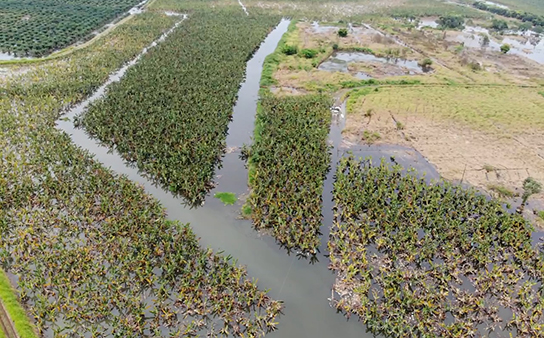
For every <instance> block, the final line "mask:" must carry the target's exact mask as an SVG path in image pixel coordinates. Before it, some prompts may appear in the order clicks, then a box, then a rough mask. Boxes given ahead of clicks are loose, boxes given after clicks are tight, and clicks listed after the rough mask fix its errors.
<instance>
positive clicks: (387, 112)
mask: <svg viewBox="0 0 544 338" xmlns="http://www.w3.org/2000/svg"><path fill="white" fill-rule="evenodd" d="M348 110H349V113H348V115H347V121H346V126H347V127H346V129H345V130H344V136H345V138H346V139H347V140H349V141H351V142H358V143H365V142H366V141H367V139H368V137H369V135H379V138H377V137H374V138H372V141H374V142H382V143H392V144H401V145H406V146H411V147H413V148H415V149H416V150H418V151H419V152H420V153H421V154H422V155H423V156H425V157H426V158H427V159H428V160H429V161H430V162H431V163H433V164H434V165H435V166H436V167H437V169H438V171H439V172H440V174H441V175H442V176H443V177H444V178H446V179H449V180H456V181H461V180H462V181H464V182H468V183H470V184H472V185H474V186H477V187H480V188H483V189H488V188H489V186H490V184H494V185H499V186H504V187H507V188H509V189H511V190H513V191H516V190H517V191H519V189H520V187H521V186H522V182H523V180H524V179H525V178H527V177H528V176H532V177H534V178H535V179H537V180H539V181H540V182H544V137H543V135H544V132H543V131H544V114H543V113H542V112H543V111H544V97H542V96H541V95H539V94H538V93H537V92H536V91H535V89H533V88H518V87H499V88H497V87H458V86H450V87H422V86H417V87H410V88H399V87H396V88H380V89H379V91H378V92H375V91H371V92H370V93H369V94H367V95H357V94H355V95H354V96H352V97H351V98H350V99H349V101H348ZM535 198H536V199H538V200H540V201H542V202H544V194H541V195H540V196H536V197H535Z"/></svg>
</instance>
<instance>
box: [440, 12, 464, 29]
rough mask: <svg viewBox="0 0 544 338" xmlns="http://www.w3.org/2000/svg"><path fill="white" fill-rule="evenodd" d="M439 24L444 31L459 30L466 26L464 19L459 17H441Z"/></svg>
mask: <svg viewBox="0 0 544 338" xmlns="http://www.w3.org/2000/svg"><path fill="white" fill-rule="evenodd" d="M437 22H438V25H440V27H442V28H444V29H448V28H449V29H459V28H462V27H463V25H464V19H463V18H462V17H460V16H457V15H445V16H441V17H440V18H439V19H438V20H437Z"/></svg>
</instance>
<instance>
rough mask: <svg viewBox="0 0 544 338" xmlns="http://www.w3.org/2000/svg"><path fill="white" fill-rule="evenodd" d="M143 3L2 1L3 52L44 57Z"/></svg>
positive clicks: (0, 46) (0, 44)
mask: <svg viewBox="0 0 544 338" xmlns="http://www.w3.org/2000/svg"><path fill="white" fill-rule="evenodd" d="M140 2H141V0H102V1H82V0H3V1H0V17H1V18H2V19H1V20H0V52H4V53H12V54H14V55H16V56H43V55H46V54H49V53H51V52H53V51H55V50H58V49H62V48H64V47H66V46H68V45H70V44H73V43H75V42H77V41H79V40H81V39H84V38H85V37H87V36H89V34H90V33H91V32H92V31H93V30H95V29H97V28H100V26H102V25H105V24H106V23H107V22H109V21H111V20H113V19H114V18H115V17H117V16H119V15H121V14H122V13H124V12H126V11H128V10H129V9H130V8H131V7H133V6H135V5H136V4H138V3H140Z"/></svg>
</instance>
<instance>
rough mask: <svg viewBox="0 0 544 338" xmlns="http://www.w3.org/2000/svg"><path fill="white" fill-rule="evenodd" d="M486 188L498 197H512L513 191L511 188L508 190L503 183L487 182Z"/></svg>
mask: <svg viewBox="0 0 544 338" xmlns="http://www.w3.org/2000/svg"><path fill="white" fill-rule="evenodd" d="M487 189H489V190H491V191H493V192H494V193H496V194H497V195H498V196H499V197H502V198H513V197H514V192H513V191H512V190H510V189H509V188H507V187H505V186H503V185H500V184H496V183H492V184H489V185H488V186H487Z"/></svg>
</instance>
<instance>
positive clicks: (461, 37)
mask: <svg viewBox="0 0 544 338" xmlns="http://www.w3.org/2000/svg"><path fill="white" fill-rule="evenodd" d="M507 33H508V34H509V35H506V36H504V37H502V40H501V41H500V42H497V41H496V40H495V38H494V37H492V36H491V34H490V32H489V30H488V29H487V28H483V27H480V26H466V27H465V29H464V30H463V31H462V32H461V33H460V34H458V35H457V36H456V37H454V38H449V39H450V41H457V42H460V43H464V44H465V46H466V47H470V48H483V46H482V41H483V37H482V35H483V34H487V35H488V36H489V37H490V39H489V40H490V41H489V45H488V46H485V48H487V49H489V50H493V51H500V47H501V45H503V44H505V43H507V44H509V45H510V47H511V49H510V51H509V52H508V54H515V55H519V56H523V57H526V58H528V59H531V60H533V61H536V62H538V63H540V64H544V39H542V35H539V34H537V33H535V32H532V31H527V32H519V31H509V32H507ZM513 35H515V36H516V37H513Z"/></svg>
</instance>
